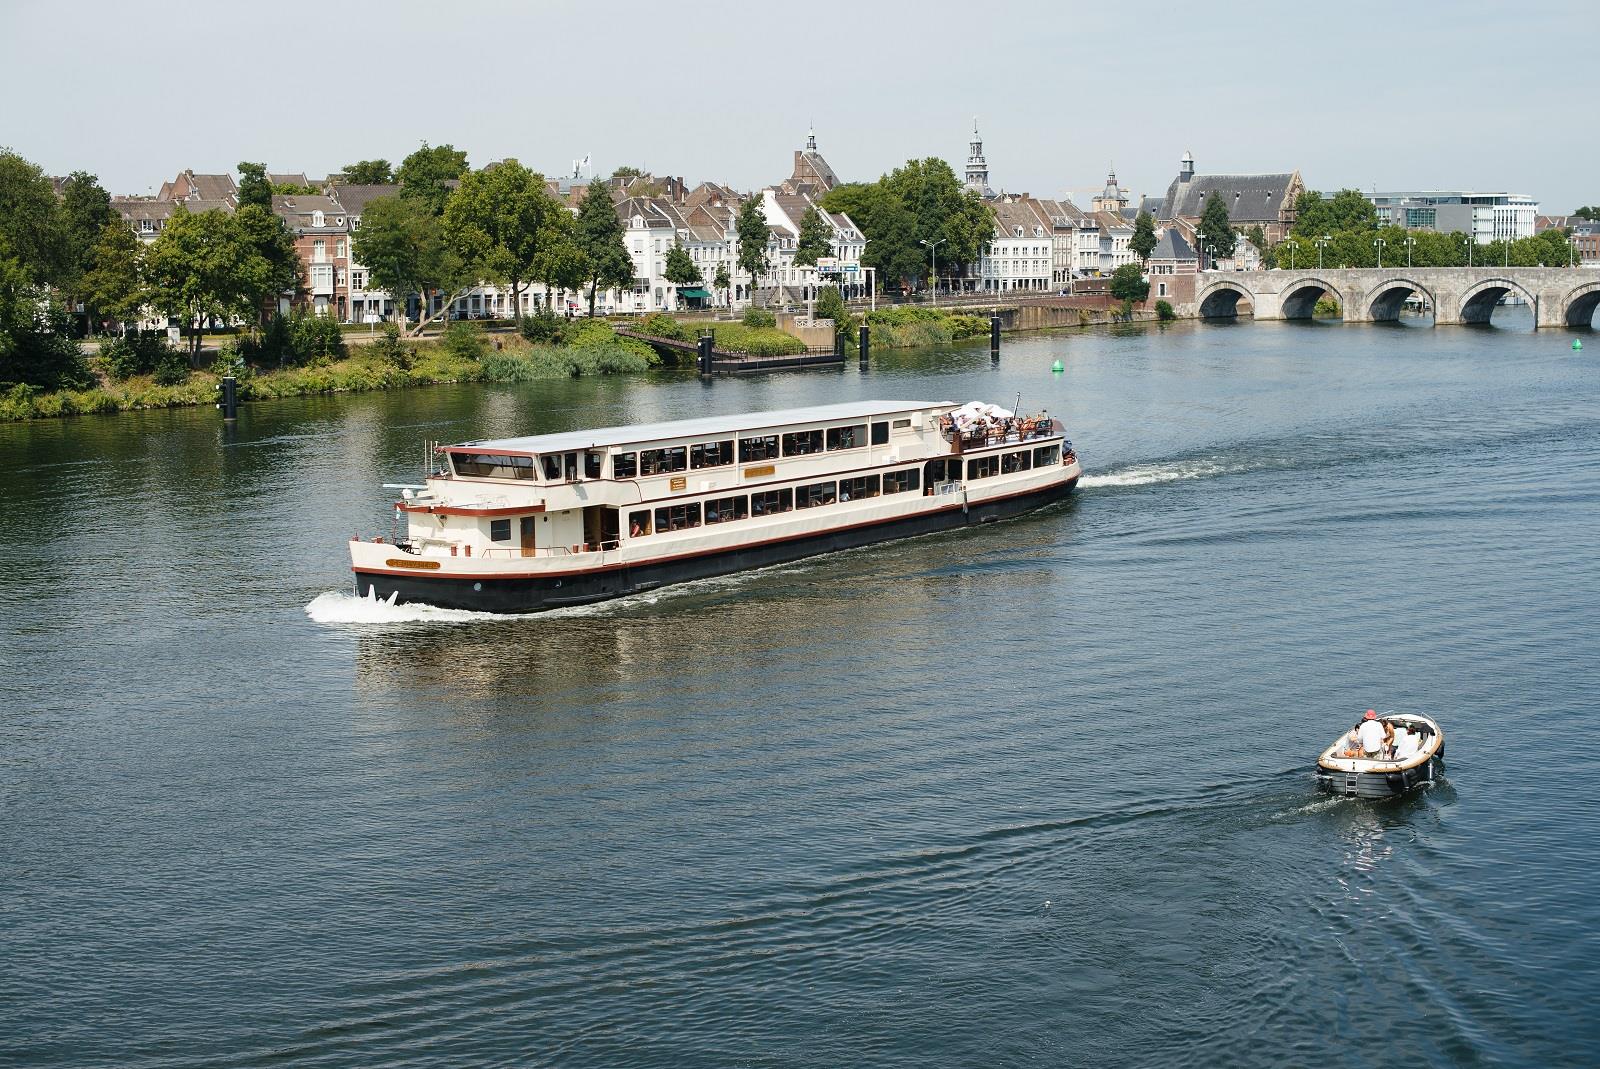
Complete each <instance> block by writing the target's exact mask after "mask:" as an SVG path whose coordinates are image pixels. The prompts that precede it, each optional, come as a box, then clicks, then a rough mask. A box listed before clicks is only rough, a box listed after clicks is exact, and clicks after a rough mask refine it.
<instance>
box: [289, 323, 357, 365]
mask: <svg viewBox="0 0 1600 1069" xmlns="http://www.w3.org/2000/svg"><path fill="white" fill-rule="evenodd" d="M289 338H290V346H291V349H292V351H293V353H294V363H297V364H326V363H328V362H329V361H330V360H343V359H344V358H345V347H344V331H342V330H340V329H339V324H338V323H337V322H336V321H335V320H334V318H333V316H331V315H317V314H316V313H315V312H309V311H300V312H297V313H295V316H294V319H293V320H291V321H290V324H289Z"/></svg>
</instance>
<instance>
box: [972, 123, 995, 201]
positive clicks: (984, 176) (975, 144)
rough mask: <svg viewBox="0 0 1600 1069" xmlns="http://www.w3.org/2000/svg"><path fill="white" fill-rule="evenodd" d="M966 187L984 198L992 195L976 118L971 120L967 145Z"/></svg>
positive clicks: (986, 162)
mask: <svg viewBox="0 0 1600 1069" xmlns="http://www.w3.org/2000/svg"><path fill="white" fill-rule="evenodd" d="M967 188H968V189H970V190H972V191H973V192H975V193H977V194H978V196H980V197H983V198H984V199H986V200H987V199H989V198H992V197H993V196H994V190H992V189H990V188H989V163H988V161H987V160H985V159H984V158H983V138H982V137H981V136H980V135H979V134H978V120H977V118H976V117H974V118H973V120H972V143H971V144H970V145H968V146H967Z"/></svg>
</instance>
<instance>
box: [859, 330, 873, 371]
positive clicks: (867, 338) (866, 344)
mask: <svg viewBox="0 0 1600 1069" xmlns="http://www.w3.org/2000/svg"><path fill="white" fill-rule="evenodd" d="M871 351H872V332H871V331H870V330H868V329H867V325H866V324H865V323H863V324H861V345H860V349H859V355H860V357H861V366H862V367H866V366H867V355H868V354H869V353H870V352H871Z"/></svg>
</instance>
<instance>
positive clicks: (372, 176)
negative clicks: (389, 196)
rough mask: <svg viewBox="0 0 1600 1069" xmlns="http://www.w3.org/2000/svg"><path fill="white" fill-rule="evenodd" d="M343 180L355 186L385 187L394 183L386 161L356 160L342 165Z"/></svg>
mask: <svg viewBox="0 0 1600 1069" xmlns="http://www.w3.org/2000/svg"><path fill="white" fill-rule="evenodd" d="M344 180H345V181H346V182H348V183H350V184H351V185H356V186H386V185H389V184H390V183H392V182H393V181H394V170H393V169H392V168H390V166H389V161H388V160H357V161H356V162H355V163H347V164H345V165H344Z"/></svg>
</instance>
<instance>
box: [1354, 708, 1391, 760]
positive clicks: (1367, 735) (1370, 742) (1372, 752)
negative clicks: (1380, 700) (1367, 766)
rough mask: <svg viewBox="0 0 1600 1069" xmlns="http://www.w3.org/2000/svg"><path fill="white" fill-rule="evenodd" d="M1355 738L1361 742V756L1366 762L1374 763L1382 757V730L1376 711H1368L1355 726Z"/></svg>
mask: <svg viewBox="0 0 1600 1069" xmlns="http://www.w3.org/2000/svg"><path fill="white" fill-rule="evenodd" d="M1356 737H1357V739H1359V740H1360V742H1361V756H1363V757H1365V758H1366V759H1367V760H1368V761H1376V760H1377V759H1378V758H1379V757H1381V756H1382V755H1383V745H1384V730H1383V724H1382V723H1380V722H1379V720H1378V711H1377V710H1376V709H1368V710H1367V713H1366V715H1365V716H1363V717H1362V718H1361V723H1360V724H1358V725H1357V726H1356Z"/></svg>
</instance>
